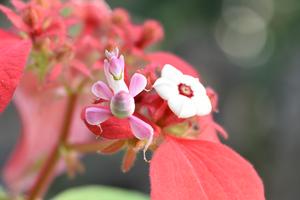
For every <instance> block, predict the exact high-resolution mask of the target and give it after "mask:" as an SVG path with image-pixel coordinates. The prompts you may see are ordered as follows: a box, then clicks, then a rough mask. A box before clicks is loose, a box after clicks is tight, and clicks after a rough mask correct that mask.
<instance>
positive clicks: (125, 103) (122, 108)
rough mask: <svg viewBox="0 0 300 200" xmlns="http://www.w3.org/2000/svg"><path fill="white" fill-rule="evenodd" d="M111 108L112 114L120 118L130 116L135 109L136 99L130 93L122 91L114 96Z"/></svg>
mask: <svg viewBox="0 0 300 200" xmlns="http://www.w3.org/2000/svg"><path fill="white" fill-rule="evenodd" d="M110 109H111V112H112V114H113V115H114V116H116V117H118V118H125V117H129V116H131V115H132V114H133V112H134V109H135V104H134V99H133V97H132V96H131V95H130V94H129V93H127V92H125V91H120V92H119V93H117V94H116V95H115V96H113V97H112V99H111V102H110Z"/></svg>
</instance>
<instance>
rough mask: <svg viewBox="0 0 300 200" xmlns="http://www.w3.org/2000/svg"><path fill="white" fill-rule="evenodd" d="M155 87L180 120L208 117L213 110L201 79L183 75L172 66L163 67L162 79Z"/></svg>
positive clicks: (158, 80)
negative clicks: (198, 116) (196, 116)
mask: <svg viewBox="0 0 300 200" xmlns="http://www.w3.org/2000/svg"><path fill="white" fill-rule="evenodd" d="M153 87H154V88H155V90H156V92H157V93H158V95H159V96H160V97H161V98H163V99H165V100H166V101H168V105H169V107H170V109H171V110H172V111H173V112H174V113H175V114H176V115H177V116H178V117H179V118H188V117H192V116H195V115H200V116H202V115H207V114H209V113H210V112H211V110H212V105H211V102H210V99H209V97H208V96H207V94H206V90H205V88H204V86H203V85H202V84H201V83H200V81H199V79H198V78H194V77H192V76H189V75H185V74H182V72H181V71H179V70H177V69H176V68H175V67H173V66H172V65H169V64H166V65H165V66H164V67H163V69H162V71H161V77H160V78H158V79H157V80H156V81H155V83H154V85H153Z"/></svg>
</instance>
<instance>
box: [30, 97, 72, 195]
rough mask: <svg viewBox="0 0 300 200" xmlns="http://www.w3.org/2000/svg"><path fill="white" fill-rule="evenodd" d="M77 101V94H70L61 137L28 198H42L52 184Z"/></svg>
mask: <svg viewBox="0 0 300 200" xmlns="http://www.w3.org/2000/svg"><path fill="white" fill-rule="evenodd" d="M76 102H77V95H76V94H70V96H69V98H68V102H67V108H66V111H65V116H64V119H65V121H64V123H63V126H62V128H61V131H60V138H59V140H58V141H59V142H58V144H57V145H56V146H55V147H54V149H53V150H52V151H51V153H50V154H49V157H48V158H47V160H46V161H45V163H44V165H43V167H42V169H41V171H40V173H39V175H38V177H37V180H36V181H35V183H34V185H33V187H32V188H31V190H30V193H29V195H28V197H27V199H28V200H37V199H42V198H43V196H44V195H45V192H46V189H47V187H48V185H49V184H50V181H51V180H50V178H51V175H52V174H53V173H54V171H55V167H56V164H57V162H58V161H59V158H60V147H61V146H64V145H65V144H66V143H67V140H68V136H69V134H70V127H71V123H72V116H73V114H74V108H75V105H76Z"/></svg>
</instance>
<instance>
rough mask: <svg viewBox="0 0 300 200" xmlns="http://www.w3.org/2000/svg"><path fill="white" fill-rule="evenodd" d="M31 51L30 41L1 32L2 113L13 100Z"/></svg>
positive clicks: (0, 74) (0, 107)
mask: <svg viewBox="0 0 300 200" xmlns="http://www.w3.org/2000/svg"><path fill="white" fill-rule="evenodd" d="M30 49H31V43H30V42H29V41H26V40H21V39H20V38H18V37H16V36H15V35H12V34H9V33H6V32H3V31H2V30H0V112H2V111H3V110H4V108H5V107H6V106H7V104H8V103H9V101H10V99H11V98H12V95H13V92H14V91H15V88H16V86H17V85H18V83H19V80H20V78H21V76H22V74H23V69H24V66H25V64H26V60H27V57H28V54H29V52H30Z"/></svg>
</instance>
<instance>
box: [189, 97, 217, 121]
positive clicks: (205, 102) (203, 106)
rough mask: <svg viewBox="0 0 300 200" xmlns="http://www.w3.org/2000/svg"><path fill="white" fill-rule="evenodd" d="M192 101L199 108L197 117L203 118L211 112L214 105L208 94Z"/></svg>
mask: <svg viewBox="0 0 300 200" xmlns="http://www.w3.org/2000/svg"><path fill="white" fill-rule="evenodd" d="M192 101H193V103H194V105H195V106H196V108H197V115H200V116H203V115H207V114H209V113H210V112H211V110H212V105H211V102H210V99H209V97H208V96H207V95H206V94H204V95H201V96H196V97H194V98H192Z"/></svg>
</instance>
